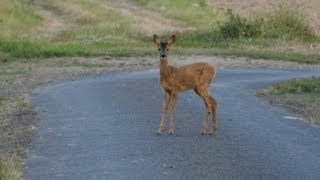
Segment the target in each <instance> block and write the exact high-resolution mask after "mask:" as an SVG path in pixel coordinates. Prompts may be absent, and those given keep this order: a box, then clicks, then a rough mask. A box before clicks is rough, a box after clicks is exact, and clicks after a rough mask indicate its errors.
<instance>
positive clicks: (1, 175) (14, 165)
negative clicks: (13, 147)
mask: <svg viewBox="0 0 320 180" xmlns="http://www.w3.org/2000/svg"><path fill="white" fill-rule="evenodd" d="M22 172H23V166H22V160H21V158H20V157H19V156H18V155H16V154H11V155H10V156H9V155H8V156H5V157H3V159H0V179H3V180H9V179H10V180H20V179H23V175H22Z"/></svg>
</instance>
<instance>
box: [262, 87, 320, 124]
mask: <svg viewBox="0 0 320 180" xmlns="http://www.w3.org/2000/svg"><path fill="white" fill-rule="evenodd" d="M257 97H259V98H261V99H263V100H265V101H268V102H269V103H270V104H271V105H274V106H279V107H281V108H284V109H286V110H287V111H289V112H292V113H293V114H295V115H296V116H297V117H299V118H300V119H303V120H304V121H307V122H309V123H311V124H312V125H315V126H320V111H319V107H320V102H319V101H315V100H313V99H311V98H310V97H308V96H306V95H293V94H284V95H271V94H267V93H264V92H259V93H257Z"/></svg>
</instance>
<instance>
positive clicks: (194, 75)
mask: <svg viewBox="0 0 320 180" xmlns="http://www.w3.org/2000/svg"><path fill="white" fill-rule="evenodd" d="M175 40H176V36H175V35H171V36H170V37H169V39H168V40H167V42H161V41H160V38H159V37H158V36H157V35H156V34H154V35H153V42H154V43H155V44H156V46H157V48H158V50H159V54H160V86H161V88H162V90H163V93H164V102H163V107H162V117H161V122H160V127H159V130H158V131H157V134H158V135H161V134H162V133H163V131H164V130H165V122H166V115H167V111H168V106H169V105H170V106H171V107H170V108H171V112H170V128H169V134H174V133H175V127H174V114H175V111H176V104H177V100H178V94H179V93H180V92H183V91H186V90H193V91H194V92H195V93H196V94H197V95H198V96H200V97H201V99H202V100H203V102H204V105H205V108H206V113H205V119H204V122H203V127H202V129H201V134H202V135H204V134H206V133H207V131H208V119H209V116H210V114H212V127H211V130H210V135H212V134H214V133H215V132H216V130H217V101H216V100H215V98H214V97H212V96H211V95H210V93H209V90H208V88H209V86H210V84H211V81H212V79H213V78H214V77H215V75H216V69H215V67H214V66H211V65H210V64H208V63H203V62H198V63H192V64H189V65H185V66H181V67H175V66H171V65H169V63H168V61H169V60H168V52H169V49H170V48H171V46H172V45H173V44H174V43H175ZM170 103H171V104H170Z"/></svg>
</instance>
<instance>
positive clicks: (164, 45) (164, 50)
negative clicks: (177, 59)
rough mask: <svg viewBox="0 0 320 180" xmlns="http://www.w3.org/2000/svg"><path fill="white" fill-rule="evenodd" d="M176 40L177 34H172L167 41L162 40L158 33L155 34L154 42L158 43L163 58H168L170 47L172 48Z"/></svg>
mask: <svg viewBox="0 0 320 180" xmlns="http://www.w3.org/2000/svg"><path fill="white" fill-rule="evenodd" d="M175 40H176V36H175V35H172V36H170V37H169V39H168V41H167V42H160V39H159V37H158V36H157V35H156V34H155V35H153V42H154V43H155V44H156V45H157V48H158V50H159V53H160V59H161V60H166V59H167V57H168V52H169V49H170V47H171V45H172V44H173V43H174V42H175Z"/></svg>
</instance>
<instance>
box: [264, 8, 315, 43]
mask: <svg viewBox="0 0 320 180" xmlns="http://www.w3.org/2000/svg"><path fill="white" fill-rule="evenodd" d="M264 26H265V29H266V36H267V37H269V38H280V39H287V40H301V41H313V40H315V39H316V35H315V34H314V32H312V30H311V29H310V27H309V26H308V25H307V24H306V19H305V17H304V15H303V14H302V13H301V12H299V11H293V10H291V9H289V8H284V7H280V8H279V9H278V10H276V11H275V12H274V13H273V14H271V15H270V17H269V18H268V20H267V21H266V22H265V24H264Z"/></svg>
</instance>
